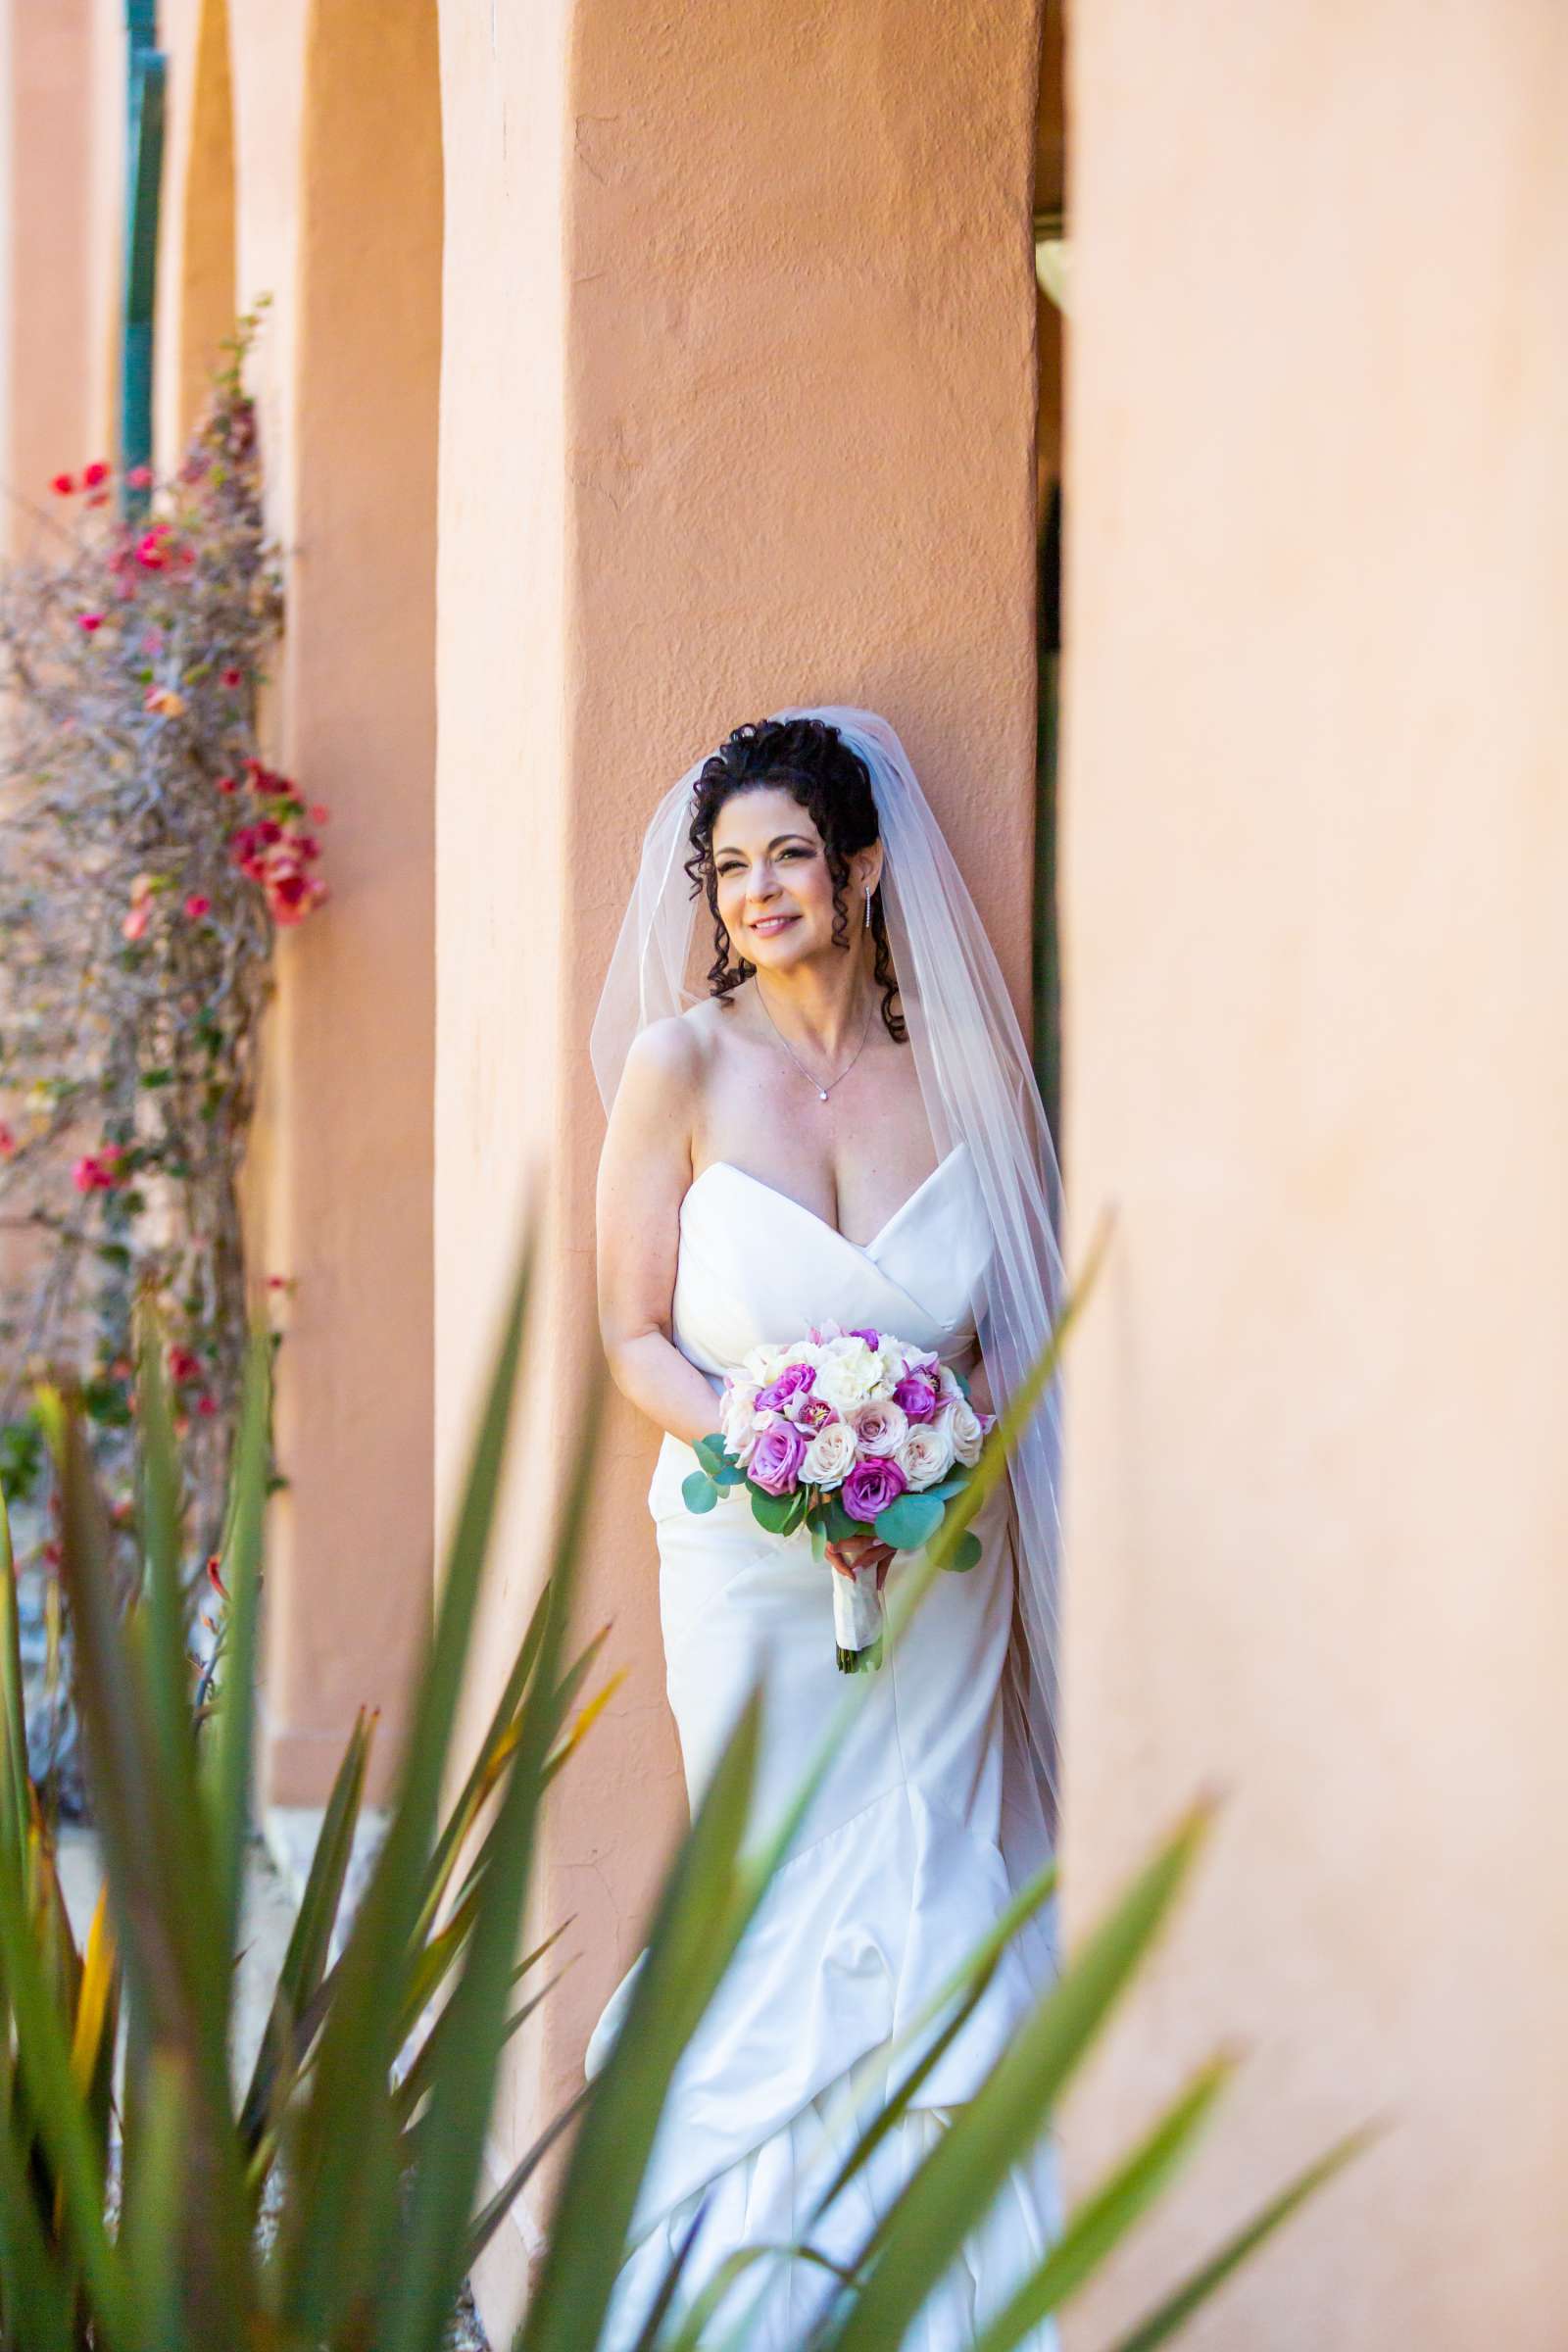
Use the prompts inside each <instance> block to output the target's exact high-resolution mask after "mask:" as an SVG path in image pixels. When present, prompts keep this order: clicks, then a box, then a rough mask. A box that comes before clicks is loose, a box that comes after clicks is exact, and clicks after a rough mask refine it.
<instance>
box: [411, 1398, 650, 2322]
mask: <svg viewBox="0 0 1568 2352" xmlns="http://www.w3.org/2000/svg"><path fill="white" fill-rule="evenodd" d="M606 1378H607V1374H606V1367H605V1365H604V1363H603V1361H602V1360H601V1359H598V1358H596V1359H595V1361H594V1364H593V1368H592V1371H591V1373H590V1376H589V1379H588V1382H587V1384H586V1393H585V1396H584V1397H583V1401H582V1406H581V1409H580V1411H579V1412H578V1415H577V1418H576V1426H577V1428H578V1429H579V1431H580V1433H581V1435H580V1438H579V1442H578V1445H577V1448H576V1453H575V1458H574V1460H573V1463H572V1472H571V1478H570V1481H569V1483H568V1486H567V1490H566V1495H565V1500H564V1506H563V1508H562V1512H561V1517H560V1522H559V1526H558V1530H557V1535H556V1542H555V1545H554V1550H553V1554H552V1558H551V1565H550V1580H549V1581H550V1589H551V1605H550V1611H549V1614H548V1616H547V1618H546V1621H545V1631H544V1639H543V1641H542V1642H541V1643H540V1648H539V1665H538V1671H537V1674H536V1676H535V1679H534V1683H533V1687H532V1690H531V1691H530V1694H529V1696H528V1698H527V1700H526V1701H525V1702H524V1705H523V1707H522V1710H521V1714H520V1717H519V1726H518V1728H519V1737H518V1740H517V1746H516V1752H515V1756H514V1758H513V1761H512V1765H511V1769H510V1771H509V1773H508V1776H507V1783H506V1789H505V1791H504V1793H503V1794H502V1796H501V1799H500V1803H499V1806H498V1809H497V1813H496V1820H495V1829H494V1835H493V1838H492V1839H491V1840H490V1841H489V1842H490V1843H491V1845H492V1851H491V1855H490V1859H489V1861H488V1862H487V1863H486V1865H485V1871H484V1879H483V1883H482V1890H481V1893H482V1899H481V1901H480V1904H479V1908H478V1912H477V1915H476V1917H475V1920H474V1923H473V1928H472V1931H471V1934H470V1936H469V1939H468V1949H467V1953H466V1959H465V1962H464V1968H463V1974H462V1976H461V1977H460V1978H459V1980H458V1983H457V1985H455V1986H454V1988H453V1992H452V1997H451V2001H450V2003H449V2011H448V2014H449V2016H450V2020H451V2023H450V2030H449V2032H447V2033H446V2034H444V2035H443V2036H442V2040H441V2046H440V2049H439V2050H438V2052H437V2054H436V2058H435V2062H434V2068H433V2074H432V2080H431V2084H430V2098H429V2106H428V2108H427V2110H426V2116H425V2131H424V2141H423V2147H422V2150H421V2155H420V2161H419V2165H418V2168H417V2175H416V2179H415V2185H414V2194H413V2198H412V2202H411V2207H410V2211H409V2216H408V2222H407V2228H406V2231H405V2234H404V2238H403V2241H402V2245H403V2260H402V2262H401V2265H400V2277H399V2280H398V2285H397V2291H396V2295H395V2297H394V2298H392V2299H391V2300H390V2303H389V2308H388V2314H387V2317H388V2321H389V2326H388V2327H387V2328H386V2331H385V2343H386V2352H423V2348H424V2347H425V2346H426V2345H427V2344H429V2343H433V2342H436V2341H438V2340H439V2337H440V2331H441V2328H442V2326H443V2324H444V2318H445V2315H446V2313H448V2312H449V2311H450V2310H451V2308H452V2304H453V2302H454V2300H455V2298H456V2296H457V2293H458V2289H459V2287H460V2286H461V2285H462V2282H463V2275H464V2267H465V2243H466V2227H467V2222H468V2216H469V2214H470V2212H471V2211H472V2207H473V2199H474V2194H475V2191H476V2189H477V2187H478V2183H479V2175H480V2167H481V2163H482V2160H483V2153H484V2139H485V2132H486V2129H487V2127H488V2125H489V2121H490V2111H491V2107H492V2104H493V2101H494V2097H495V2077H496V2067H497V2062H498V2060H499V2057H500V2053H501V2050H502V2048H503V2046H504V2044H505V2040H506V2033H507V2001H508V1996H509V1994H510V1991H511V1985H512V1971H513V1968H514V1965H515V1956H516V1949H517V1932H518V1924H519V1922H520V1920H521V1917H522V1913H523V1908H524V1906H525V1904H526V1901H527V1895H528V1887H529V1883H530V1879H531V1877H532V1868H533V1860H534V1845H535V1832H536V1828H537V1822H538V1813H539V1806H540V1802H541V1799H542V1797H543V1794H544V1789H545V1779H546V1776H545V1767H546V1764H547V1762H548V1760H549V1757H550V1755H551V1753H552V1750H553V1749H554V1746H555V1742H556V1739H557V1736H558V1734H559V1732H560V1729H561V1725H562V1722H563V1720H564V1713H565V1709H566V1706H567V1705H569V1703H570V1698H569V1696H568V1691H575V1689H576V1688H577V1687H578V1685H577V1682H576V1680H574V1678H573V1677H572V1676H571V1675H568V1676H567V1677H566V1679H565V1681H564V1682H563V1681H562V1679H561V1658H562V1655H563V1652H564V1645H565V1638H566V1627H567V1623H568V1621H569V1617H570V1612H571V1602H572V1593H573V1590H574V1586H575V1580H576V1575H577V1571H578V1568H579V1564H580V1560H581V1554H582V1547H583V1535H584V1531H585V1529H586V1527H587V1523H588V1513H589V1509H590V1507H591V1503H592V1497H593V1474H594V1463H595V1459H596V1455H597V1451H598V1444H599V1435H600V1429H601V1425H602V1422H603V1418H604V1401H605V1387H606ZM579 1663H582V1661H579Z"/></svg>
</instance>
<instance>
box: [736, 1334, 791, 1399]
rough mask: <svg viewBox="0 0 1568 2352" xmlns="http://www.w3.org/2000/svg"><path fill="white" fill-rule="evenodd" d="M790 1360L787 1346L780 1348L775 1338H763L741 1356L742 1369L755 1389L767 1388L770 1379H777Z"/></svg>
mask: <svg viewBox="0 0 1568 2352" xmlns="http://www.w3.org/2000/svg"><path fill="white" fill-rule="evenodd" d="M788 1360H789V1349H788V1348H780V1347H779V1346H778V1344H777V1342H776V1341H773V1340H762V1341H760V1343H759V1345H758V1346H757V1347H755V1348H748V1349H747V1351H746V1353H745V1354H744V1355H743V1356H742V1357H741V1370H742V1371H743V1372H744V1373H745V1375H746V1377H747V1379H748V1380H749V1381H751V1382H752V1384H753V1387H754V1389H765V1388H766V1386H767V1384H768V1382H769V1381H770V1380H777V1378H778V1376H779V1374H780V1373H781V1372H782V1371H783V1369H784V1366H785V1364H786V1363H787V1362H788Z"/></svg>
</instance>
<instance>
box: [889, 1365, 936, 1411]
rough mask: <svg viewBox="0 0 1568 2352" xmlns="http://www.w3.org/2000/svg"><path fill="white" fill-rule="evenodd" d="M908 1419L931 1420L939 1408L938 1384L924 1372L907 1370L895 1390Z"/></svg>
mask: <svg viewBox="0 0 1568 2352" xmlns="http://www.w3.org/2000/svg"><path fill="white" fill-rule="evenodd" d="M893 1401H894V1403H895V1404H899V1405H902V1406H903V1407H904V1414H905V1418H906V1420H908V1421H929V1420H930V1419H931V1417H932V1415H933V1414H934V1413H935V1411H936V1409H937V1386H936V1382H935V1381H934V1380H932V1379H930V1378H929V1377H928V1376H927V1374H925V1373H924V1372H907V1373H906V1374H905V1376H904V1378H903V1379H902V1380H901V1381H900V1382H899V1384H898V1386H897V1388H896V1389H895V1390H894V1392H893Z"/></svg>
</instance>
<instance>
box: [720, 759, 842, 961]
mask: <svg viewBox="0 0 1568 2352" xmlns="http://www.w3.org/2000/svg"><path fill="white" fill-rule="evenodd" d="M868 858H870V859H874V858H875V853H874V852H871V853H865V852H860V853H858V855H857V856H856V857H855V858H852V860H851V885H852V896H851V898H850V901H849V905H848V907H847V912H848V914H849V918H850V935H851V937H852V938H853V937H854V935H855V928H856V920H855V918H856V912H857V902H858V897H859V893H860V891H861V890H862V889H863V888H864V884H865V882H867V881H869V882H870V883H871V884H872V885H873V887H874V886H875V881H876V875H875V873H874V872H873V871H871V870H870V865H869V863H868V862H867V860H868ZM862 865H865V866H866V871H865V874H864V876H863V878H862V876H861V873H860V868H861V866H862ZM713 871H714V874H715V876H716V878H717V884H718V891H717V896H718V911H719V915H720V917H721V919H722V921H723V924H724V928H725V930H726V931H727V932H728V933H729V935H730V938H731V940H732V941H733V943H734V945H735V948H736V950H737V951H738V952H739V954H740V955H742V956H745V958H746V960H747V962H748V963H755V964H759V965H760V966H761V967H762V968H763V969H765V970H767V971H774V972H776V971H786V970H788V969H789V968H790V967H791V966H792V965H794V964H797V963H799V962H801V961H802V959H803V958H804V957H806V956H818V955H820V954H821V953H822V952H823V950H824V949H826V948H829V947H830V946H831V945H832V939H833V877H832V875H831V874H830V873H829V871H828V864H827V853H826V851H825V849H824V847H823V842H822V836H821V834H820V833H819V832H818V831H817V829H816V826H815V824H814V822H813V821H812V818H811V814H810V811H809V809H803V808H802V807H801V804H800V802H799V801H798V800H797V799H796V798H795V795H794V794H793V793H792V792H786V791H785V790H784V788H783V787H782V786H781V785H776V784H759V785H754V786H753V787H752V789H751V790H750V791H748V792H737V793H734V794H732V795H731V797H730V798H729V799H728V800H727V801H726V802H725V803H724V805H723V807H722V808H721V809H719V812H718V815H717V817H716V818H715V819H714V823H713Z"/></svg>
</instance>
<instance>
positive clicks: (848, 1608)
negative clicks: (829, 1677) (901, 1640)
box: [833, 1562, 882, 1674]
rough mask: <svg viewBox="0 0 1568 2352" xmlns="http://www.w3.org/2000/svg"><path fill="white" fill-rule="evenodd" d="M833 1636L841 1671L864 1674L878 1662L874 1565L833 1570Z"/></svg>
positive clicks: (879, 1634)
mask: <svg viewBox="0 0 1568 2352" xmlns="http://www.w3.org/2000/svg"><path fill="white" fill-rule="evenodd" d="M833 1638H834V1640H835V1642H837V1643H838V1652H839V1672H840V1673H841V1674H863V1673H865V1672H866V1671H867V1670H868V1669H869V1668H871V1667H874V1666H880V1665H881V1663H882V1580H881V1578H880V1576H879V1575H878V1573H877V1570H876V1567H875V1565H874V1564H872V1563H869V1562H868V1563H866V1564H865V1565H863V1566H861V1567H858V1568H850V1569H845V1568H835V1569H834V1571H833Z"/></svg>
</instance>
